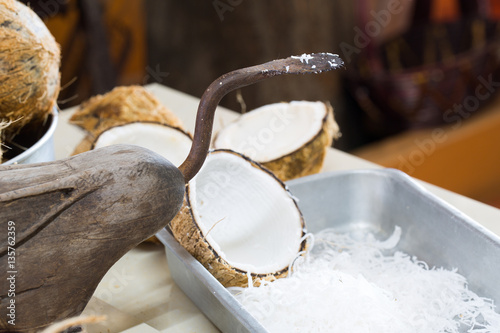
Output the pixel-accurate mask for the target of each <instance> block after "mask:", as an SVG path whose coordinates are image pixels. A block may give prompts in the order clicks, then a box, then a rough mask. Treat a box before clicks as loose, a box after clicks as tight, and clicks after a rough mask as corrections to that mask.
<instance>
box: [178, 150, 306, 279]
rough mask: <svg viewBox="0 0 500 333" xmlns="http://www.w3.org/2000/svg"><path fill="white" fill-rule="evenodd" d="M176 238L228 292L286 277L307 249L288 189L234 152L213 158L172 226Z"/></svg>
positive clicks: (213, 154) (195, 181)
mask: <svg viewBox="0 0 500 333" xmlns="http://www.w3.org/2000/svg"><path fill="white" fill-rule="evenodd" d="M170 229H171V230H172V233H173V235H174V237H175V238H176V239H177V240H178V241H179V243H180V244H182V245H183V246H184V247H185V248H186V249H187V250H188V251H189V252H190V253H191V254H192V255H193V256H194V257H195V258H196V259H198V260H199V261H200V262H201V263H202V264H203V265H204V266H205V267H206V268H207V269H208V270H209V271H210V272H211V273H212V275H214V277H215V278H217V279H218V280H219V281H220V282H221V283H222V284H223V285H224V286H226V287H229V286H247V285H248V277H249V275H251V276H252V279H253V281H254V283H256V284H258V283H259V281H260V280H271V281H272V280H275V279H276V278H278V277H281V276H284V275H286V273H287V272H288V266H289V265H290V263H292V261H293V260H294V259H295V258H296V257H297V255H298V254H299V252H301V251H303V250H304V249H305V247H306V241H305V240H304V235H305V226H304V220H303V218H302V214H301V212H300V210H299V208H298V206H297V204H296V202H295V200H294V198H293V197H292V196H291V194H290V193H289V192H288V190H287V188H286V187H285V185H284V184H283V183H282V182H281V181H280V180H279V179H277V178H276V177H275V176H274V175H273V174H272V173H271V172H269V171H268V170H267V169H265V168H263V167H262V166H261V165H260V164H258V163H255V162H253V161H251V160H250V159H248V158H246V157H244V156H242V155H241V154H239V153H236V152H233V151H230V150H215V151H212V152H210V153H209V155H208V156H207V159H206V161H205V163H204V164H203V166H202V168H201V170H200V171H199V173H198V174H197V175H196V176H195V177H194V178H193V179H192V180H191V181H190V182H189V183H188V185H187V188H186V196H185V201H184V205H183V207H182V209H181V211H180V212H179V214H177V216H176V217H175V218H174V219H173V220H172V221H171V223H170Z"/></svg>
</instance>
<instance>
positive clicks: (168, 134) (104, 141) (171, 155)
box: [91, 121, 193, 166]
mask: <svg viewBox="0 0 500 333" xmlns="http://www.w3.org/2000/svg"><path fill="white" fill-rule="evenodd" d="M192 142H193V141H192V139H191V136H190V135H189V134H188V133H186V132H184V131H183V130H181V129H179V128H176V127H172V126H169V125H166V124H161V123H156V122H145V121H142V122H134V123H129V124H124V125H118V126H114V127H111V128H108V129H107V130H105V131H104V132H102V133H101V134H100V135H99V136H98V137H97V139H96V140H95V142H94V143H93V144H92V145H91V148H92V149H98V148H101V147H106V146H110V145H114V144H133V145H137V146H141V147H144V148H148V149H150V150H152V151H154V152H155V153H158V154H160V155H161V156H163V157H165V158H166V159H167V160H169V161H170V162H172V164H174V165H175V166H179V165H180V164H181V163H182V162H184V160H185V159H186V157H187V155H188V153H189V150H190V149H191V145H192Z"/></svg>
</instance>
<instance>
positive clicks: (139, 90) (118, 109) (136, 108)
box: [70, 86, 184, 137]
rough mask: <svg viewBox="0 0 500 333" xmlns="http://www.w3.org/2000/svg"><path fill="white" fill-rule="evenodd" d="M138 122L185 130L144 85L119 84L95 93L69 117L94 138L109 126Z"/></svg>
mask: <svg viewBox="0 0 500 333" xmlns="http://www.w3.org/2000/svg"><path fill="white" fill-rule="evenodd" d="M135 121H156V122H160V123H164V124H168V125H171V126H174V127H179V128H181V129H184V126H183V124H182V122H181V121H180V119H179V118H178V117H177V116H176V115H175V114H174V113H173V112H172V111H170V110H169V109H167V108H166V107H165V106H164V105H163V104H161V103H160V101H159V100H158V99H157V98H156V97H155V96H154V95H153V94H151V93H150V92H149V91H147V90H146V89H145V88H144V87H142V86H122V87H116V88H114V89H113V90H112V91H110V92H108V93H106V94H104V95H97V96H94V97H92V98H90V99H89V100H88V101H86V102H85V103H83V104H82V105H81V106H80V108H79V109H78V110H77V111H76V112H75V113H74V114H73V115H72V116H71V119H70V123H72V124H74V125H77V126H80V127H81V128H83V129H85V130H86V131H88V132H89V133H91V135H93V136H94V137H95V136H97V135H99V134H100V133H101V132H102V131H104V130H106V129H108V128H110V127H113V126H116V125H122V124H126V123H131V122H135Z"/></svg>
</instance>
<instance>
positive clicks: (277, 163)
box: [214, 101, 339, 181]
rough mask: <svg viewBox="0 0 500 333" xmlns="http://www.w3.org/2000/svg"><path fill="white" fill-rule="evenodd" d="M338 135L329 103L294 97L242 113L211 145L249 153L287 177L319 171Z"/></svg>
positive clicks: (296, 176)
mask: <svg viewBox="0 0 500 333" xmlns="http://www.w3.org/2000/svg"><path fill="white" fill-rule="evenodd" d="M338 136H339V127H338V125H337V123H336V122H335V119H334V117H333V108H332V107H331V105H330V104H329V103H323V102H309V101H293V102H290V103H276V104H269V105H265V106H263V107H260V108H258V109H255V110H253V111H251V112H248V113H246V114H243V115H242V116H240V117H239V118H238V119H236V120H235V121H234V122H232V123H231V124H229V125H228V126H226V127H224V128H223V129H222V130H220V131H219V133H218V134H217V136H216V139H215V141H214V147H215V148H217V149H219V148H227V149H232V150H235V151H238V152H240V153H242V154H244V155H246V156H249V157H250V158H252V159H253V160H255V161H257V162H259V163H261V164H263V165H264V166H265V167H267V168H268V169H270V170H271V171H272V172H274V174H275V175H276V176H277V177H278V178H280V179H281V180H283V181H286V180H289V179H293V178H298V177H302V176H306V175H310V174H313V173H317V172H319V171H320V170H321V168H322V166H323V161H324V158H325V155H326V151H327V148H328V147H330V146H331V145H332V142H333V139H334V138H337V137H338Z"/></svg>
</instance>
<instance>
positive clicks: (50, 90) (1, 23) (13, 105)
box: [0, 0, 61, 140]
mask: <svg viewBox="0 0 500 333" xmlns="http://www.w3.org/2000/svg"><path fill="white" fill-rule="evenodd" d="M0 35H1V37H0V121H6V122H12V123H11V126H9V127H8V128H7V129H5V131H4V136H5V138H6V139H7V140H10V139H12V138H13V137H14V136H15V135H16V134H17V133H19V131H20V130H21V128H23V127H25V126H26V125H27V124H30V125H33V127H36V126H38V125H39V123H42V122H43V121H44V120H45V119H46V118H47V117H48V115H49V114H50V112H51V111H52V108H53V106H54V105H55V103H56V100H57V97H58V95H59V89H60V74H59V65H60V58H61V54H60V49H59V45H58V44H57V42H56V40H55V39H54V37H53V36H52V34H51V33H50V31H49V30H48V29H47V27H46V26H45V24H44V23H43V21H42V20H41V19H40V18H39V17H38V15H37V14H36V13H35V12H34V11H33V10H31V9H30V8H29V7H28V6H26V5H24V4H23V3H22V2H20V1H14V0H0Z"/></svg>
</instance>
